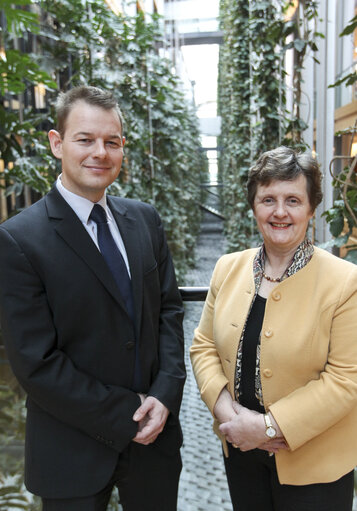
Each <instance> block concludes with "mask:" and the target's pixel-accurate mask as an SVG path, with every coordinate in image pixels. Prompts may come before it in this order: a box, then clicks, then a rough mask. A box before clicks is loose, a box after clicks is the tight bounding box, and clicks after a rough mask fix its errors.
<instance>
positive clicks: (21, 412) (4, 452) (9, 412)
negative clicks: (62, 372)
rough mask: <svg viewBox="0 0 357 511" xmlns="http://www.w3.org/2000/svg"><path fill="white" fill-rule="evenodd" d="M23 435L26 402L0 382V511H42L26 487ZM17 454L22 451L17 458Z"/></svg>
mask: <svg viewBox="0 0 357 511" xmlns="http://www.w3.org/2000/svg"><path fill="white" fill-rule="evenodd" d="M24 435H25V402H24V399H23V397H21V396H19V394H18V393H16V392H15V391H13V390H12V389H11V388H10V387H9V386H8V385H7V384H5V383H4V382H2V383H1V382H0V509H4V510H5V509H6V510H10V509H17V510H18V509H25V510H27V511H35V510H39V507H38V502H37V501H36V499H35V498H34V497H33V495H31V494H30V493H29V492H28V491H27V490H26V488H25V486H24V483H23V478H22V472H23V458H22V455H23V441H24ZM14 450H18V451H19V454H18V455H17V456H14V454H13V452H14Z"/></svg>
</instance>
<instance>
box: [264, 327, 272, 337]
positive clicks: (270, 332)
mask: <svg viewBox="0 0 357 511" xmlns="http://www.w3.org/2000/svg"><path fill="white" fill-rule="evenodd" d="M264 335H265V337H267V338H268V339H269V337H272V336H273V330H271V329H270V328H268V329H267V330H265V332H264Z"/></svg>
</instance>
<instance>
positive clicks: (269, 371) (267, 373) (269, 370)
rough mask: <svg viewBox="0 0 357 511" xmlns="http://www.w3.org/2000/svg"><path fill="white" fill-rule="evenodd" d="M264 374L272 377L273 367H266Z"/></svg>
mask: <svg viewBox="0 0 357 511" xmlns="http://www.w3.org/2000/svg"><path fill="white" fill-rule="evenodd" d="M263 374H264V376H265V377H266V378H270V377H271V376H273V371H272V370H271V369H264V371H263Z"/></svg>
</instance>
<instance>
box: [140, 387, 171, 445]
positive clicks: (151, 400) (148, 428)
mask: <svg viewBox="0 0 357 511" xmlns="http://www.w3.org/2000/svg"><path fill="white" fill-rule="evenodd" d="M140 397H141V396H140ZM168 416H169V410H168V409H167V408H166V406H165V405H163V404H162V403H161V402H160V401H159V400H158V399H156V397H153V396H148V397H146V398H145V400H144V402H143V403H142V405H141V406H140V407H139V408H138V409H137V410H136V412H135V413H134V415H133V420H134V421H135V422H138V423H139V431H138V433H137V435H136V437H135V438H133V441H134V442H137V443H138V444H142V445H148V444H151V443H152V442H155V440H156V438H157V437H158V435H159V434H160V433H161V431H162V430H163V429H164V426H165V423H166V420H167V417H168Z"/></svg>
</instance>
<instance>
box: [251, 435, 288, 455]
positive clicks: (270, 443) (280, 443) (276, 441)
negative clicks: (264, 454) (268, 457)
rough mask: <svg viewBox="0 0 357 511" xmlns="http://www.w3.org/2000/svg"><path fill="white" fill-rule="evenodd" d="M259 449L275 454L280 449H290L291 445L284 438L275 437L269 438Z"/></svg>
mask: <svg viewBox="0 0 357 511" xmlns="http://www.w3.org/2000/svg"><path fill="white" fill-rule="evenodd" d="M258 449H261V450H262V451H268V452H271V453H274V454H275V453H277V452H279V451H280V449H289V447H288V446H287V444H286V442H285V440H284V439H283V438H273V439H272V440H267V441H266V442H265V443H264V444H261V445H259V447H258Z"/></svg>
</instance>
